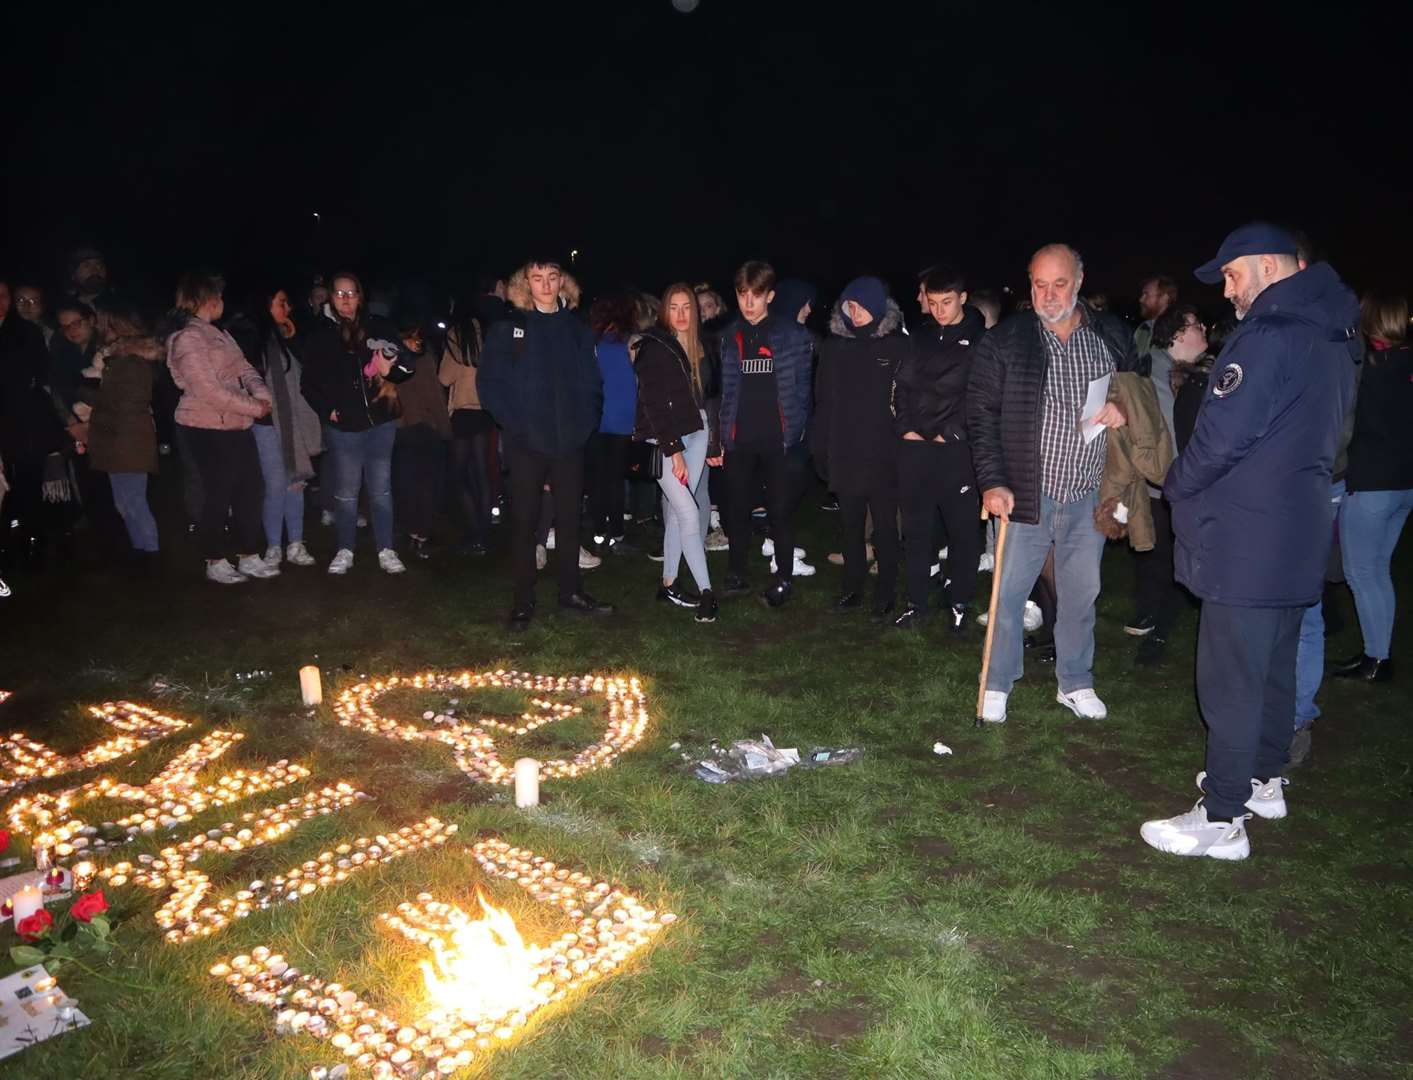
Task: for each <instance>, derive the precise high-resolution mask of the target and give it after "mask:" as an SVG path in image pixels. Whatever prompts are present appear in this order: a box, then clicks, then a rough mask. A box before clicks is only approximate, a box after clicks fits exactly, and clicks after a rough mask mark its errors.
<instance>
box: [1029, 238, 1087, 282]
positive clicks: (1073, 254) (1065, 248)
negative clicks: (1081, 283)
mask: <svg viewBox="0 0 1413 1080" xmlns="http://www.w3.org/2000/svg"><path fill="white" fill-rule="evenodd" d="M1042 255H1065V256H1068V257H1069V258H1071V259H1073V260H1074V271H1075V272H1074V276H1075V277H1076V278H1082V277H1084V256H1083V255H1081V254H1080V253H1079V252H1078V251H1076V250H1075V249H1074V248H1072V247H1070V246H1069V244H1046V245H1045V246H1044V247H1043V248H1041V249H1040V250H1038V251H1037V252H1036V253H1035V254H1034V255H1032V256H1031V257H1030V262H1029V263H1028V264H1027V266H1026V272H1027V274H1029V272H1030V267H1031V266H1034V265H1035V260H1036V259H1038V258H1040V256H1042Z"/></svg>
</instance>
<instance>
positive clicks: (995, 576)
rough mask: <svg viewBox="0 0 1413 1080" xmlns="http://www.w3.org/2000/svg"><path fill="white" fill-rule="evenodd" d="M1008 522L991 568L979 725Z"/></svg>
mask: <svg viewBox="0 0 1413 1080" xmlns="http://www.w3.org/2000/svg"><path fill="white" fill-rule="evenodd" d="M1007 524H1008V522H1007V520H1006V519H1005V518H1002V519H1001V526H1000V528H998V529H997V530H996V565H995V566H993V567H992V568H991V606H990V608H988V609H987V615H986V645H985V647H984V648H983V649H982V650H981V686H980V687H979V688H978V689H977V691H976V726H977V727H981V726H982V724H984V723H985V721H984V720H982V718H981V713H982V709H983V707H984V706H985V704H986V677H987V675H988V674H989V673H990V671H991V639H992V637H993V635H995V633H996V601H997V599H998V598H999V597H1000V595H1001V560H1002V559H1003V558H1004V557H1005V554H1006V525H1007Z"/></svg>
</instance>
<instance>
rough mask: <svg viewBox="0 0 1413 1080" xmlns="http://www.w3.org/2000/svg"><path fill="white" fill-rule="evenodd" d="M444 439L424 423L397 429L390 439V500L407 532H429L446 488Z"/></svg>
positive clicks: (421, 535) (422, 535)
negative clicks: (391, 478) (391, 453)
mask: <svg viewBox="0 0 1413 1080" xmlns="http://www.w3.org/2000/svg"><path fill="white" fill-rule="evenodd" d="M446 460H447V443H446V440H445V439H443V438H442V437H441V436H440V435H439V434H437V431H436V429H434V428H432V427H429V426H428V425H426V424H414V425H413V426H412V427H401V428H398V429H397V437H396V439H395V440H394V442H393V500H394V502H395V505H396V511H395V512H396V514H397V520H398V521H399V522H400V523H401V525H402V527H403V531H404V532H406V533H407V535H409V536H415V537H417V538H419V539H421V540H425V539H427V537H428V536H430V535H431V532H432V526H433V525H434V524H435V523H436V520H437V514H438V513H439V512H440V511H441V508H442V500H443V494H444V492H445V491H446Z"/></svg>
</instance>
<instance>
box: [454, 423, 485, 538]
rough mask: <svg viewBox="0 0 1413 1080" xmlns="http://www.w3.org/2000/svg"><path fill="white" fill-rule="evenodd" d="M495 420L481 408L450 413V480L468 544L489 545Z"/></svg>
mask: <svg viewBox="0 0 1413 1080" xmlns="http://www.w3.org/2000/svg"><path fill="white" fill-rule="evenodd" d="M494 436H495V422H494V421H492V420H491V414H490V413H488V412H486V411H485V410H484V409H457V410H456V411H455V412H454V413H452V414H451V480H452V490H453V491H454V492H455V495H456V504H457V506H459V507H460V508H461V525H462V528H463V529H465V530H466V542H467V543H468V544H483V545H489V544H490V541H491V507H492V506H493V505H494V504H495V496H494V487H493V484H492V478H491V442H492V439H493V438H494Z"/></svg>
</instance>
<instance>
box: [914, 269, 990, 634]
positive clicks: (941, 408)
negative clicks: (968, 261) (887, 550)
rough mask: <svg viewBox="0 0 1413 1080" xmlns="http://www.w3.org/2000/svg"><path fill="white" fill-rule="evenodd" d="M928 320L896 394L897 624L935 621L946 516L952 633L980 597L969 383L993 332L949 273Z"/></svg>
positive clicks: (938, 276)
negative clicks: (903, 576)
mask: <svg viewBox="0 0 1413 1080" xmlns="http://www.w3.org/2000/svg"><path fill="white" fill-rule="evenodd" d="M922 287H923V297H924V299H925V301H926V303H927V311H928V314H927V315H926V316H925V317H924V318H923V319H922V320H921V321H920V323H919V325H918V327H917V332H916V333H914V334H913V335H912V338H911V340H912V343H913V348H912V351H911V354H910V355H908V356H906V357H905V358H904V359H903V363H902V366H901V367H900V368H899V369H898V376H897V380H896V383H895V386H894V392H893V409H894V412H895V414H896V416H895V419H894V430H895V432H896V433H897V435H898V437H899V438H900V439H901V440H902V441H901V444H900V446H899V448H898V486H899V489H900V491H901V493H902V505H903V535H905V536H906V537H907V538H908V551H907V559H908V607H907V610H905V611H904V612H903V614H902V615H900V616H898V618H897V620H896V621H895V622H894V624H893V625H894V626H896V627H897V628H898V629H900V630H910V629H915V628H917V627H919V626H921V625H922V624H924V623H925V622H927V620H928V618H929V612H928V607H927V592H928V583H929V570H930V569H931V566H932V557H933V554H934V547H933V542H932V540H933V526H934V524H935V522H936V519H937V514H938V512H939V511H940V512H941V514H942V523H943V525H944V526H945V527H946V530H947V565H946V568H945V574H946V578H945V579H944V580H949V581H950V584H948V585H947V603H948V606H949V610H948V615H949V617H950V619H951V627H952V630H953V631H954V632H956V633H960V632H961V631H962V629H963V628H964V626H965V625H966V617H967V608H968V606H969V605H970V604H971V602H972V598H973V597H974V596H975V595H976V567H977V563H978V561H979V560H980V558H981V527H980V525H979V524H978V522H979V520H980V514H979V511H980V509H981V497H980V495H979V494H978V493H977V490H976V475H975V473H974V472H973V471H972V464H971V444H970V443H969V442H968V440H967V415H966V412H967V382H968V380H969V378H970V375H971V358H972V352H973V350H974V349H975V348H976V346H977V345H979V344H980V343H981V338H982V335H983V334H985V333H986V318H985V316H983V315H982V314H981V312H980V311H978V310H977V309H976V308H974V307H970V306H968V305H967V289H966V280H965V278H963V277H962V275H961V273H960V272H958V271H956V270H953V269H951V268H948V267H936V268H934V269H932V270H930V271H928V273H927V275H926V277H924V278H923V283H922Z"/></svg>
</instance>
